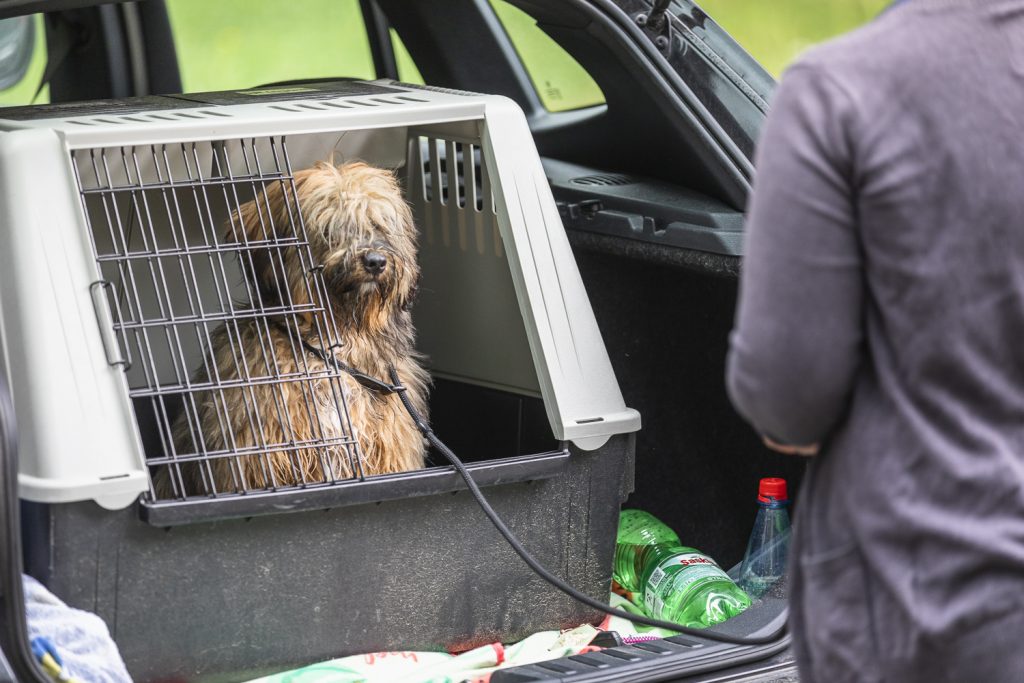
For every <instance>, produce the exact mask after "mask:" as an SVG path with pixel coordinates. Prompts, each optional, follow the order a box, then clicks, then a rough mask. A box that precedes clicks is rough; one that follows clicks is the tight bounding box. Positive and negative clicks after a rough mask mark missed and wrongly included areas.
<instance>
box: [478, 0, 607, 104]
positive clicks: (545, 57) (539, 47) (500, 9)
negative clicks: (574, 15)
mask: <svg viewBox="0 0 1024 683" xmlns="http://www.w3.org/2000/svg"><path fill="white" fill-rule="evenodd" d="M491 5H492V6H493V7H494V11H495V13H496V14H497V15H498V19H499V20H501V23H502V25H503V26H504V27H505V32H506V33H508V37H509V39H510V40H511V41H512V45H513V46H514V47H515V49H516V52H517V53H518V54H519V59H521V60H522V62H523V66H524V67H526V72H527V73H528V74H529V75H530V80H531V81H533V87H534V88H536V89H537V94H538V95H539V96H540V101H541V103H542V104H543V105H544V107H545V109H547V110H548V111H568V110H570V109H581V108H583V107H592V106H594V105H597V104H603V103H604V93H602V92H601V88H600V87H598V85H597V83H595V82H594V79H593V78H591V77H590V74H588V73H587V72H586V70H584V68H583V67H582V66H580V64H579V62H577V61H576V60H575V59H573V58H572V56H571V55H569V53H568V52H566V51H565V50H563V49H562V48H561V47H559V45H558V43H556V42H555V41H554V40H552V39H551V38H550V37H549V36H548V35H547V34H546V33H544V31H542V30H541V29H540V28H538V27H537V23H536V22H535V21H534V20H533V18H532V17H531V16H530V15H528V14H527V13H526V12H523V11H522V10H521V9H519V8H517V7H513V6H512V5H510V4H508V3H507V2H505V1H504V0H491Z"/></svg>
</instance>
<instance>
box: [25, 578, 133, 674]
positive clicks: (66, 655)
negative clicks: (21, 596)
mask: <svg viewBox="0 0 1024 683" xmlns="http://www.w3.org/2000/svg"><path fill="white" fill-rule="evenodd" d="M22 583H23V585H24V590H25V613H26V615H27V617H28V634H29V639H30V640H32V639H34V638H45V639H46V640H47V641H49V642H50V643H52V644H53V645H54V646H55V647H56V649H57V652H58V654H59V655H60V659H61V661H62V663H63V665H64V668H65V671H66V673H67V675H68V676H70V677H71V678H74V679H76V680H79V681H82V683H131V680H132V679H131V677H130V676H129V675H128V671H127V670H126V669H125V666H124V662H123V661H122V660H121V654H120V653H119V652H118V651H117V645H115V644H114V640H113V638H111V637H110V631H108V630H107V625H106V624H105V623H103V620H102V619H100V618H99V617H98V616H96V615H95V614H90V613H89V612H83V611H82V610H78V609H74V608H73V607H68V606H67V605H65V604H64V603H63V602H61V601H60V599H58V598H57V597H56V596H55V595H54V594H53V593H51V592H50V591H48V590H46V588H44V587H43V585H42V584H41V583H39V582H38V581H36V580H35V579H33V578H32V577H31V576H25V577H24V581H23V582H22Z"/></svg>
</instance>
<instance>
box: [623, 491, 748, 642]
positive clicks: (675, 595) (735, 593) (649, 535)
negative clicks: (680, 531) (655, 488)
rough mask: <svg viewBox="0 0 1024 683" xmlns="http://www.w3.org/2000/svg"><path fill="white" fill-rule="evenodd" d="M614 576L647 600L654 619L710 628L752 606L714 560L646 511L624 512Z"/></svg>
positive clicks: (646, 609)
mask: <svg viewBox="0 0 1024 683" xmlns="http://www.w3.org/2000/svg"><path fill="white" fill-rule="evenodd" d="M612 574H613V576H614V578H615V581H616V582H618V584H619V585H620V586H622V587H623V588H625V589H626V590H627V591H630V592H631V593H633V594H635V595H636V596H637V597H640V598H641V599H642V607H643V608H644V610H645V611H646V612H647V614H648V615H649V616H652V617H654V618H655V619H664V620H666V621H673V622H676V623H678V624H682V625H683V626H689V627H692V628H705V627H707V626H711V625H712V624H718V623H721V622H723V621H725V620H726V619H729V618H731V617H734V616H736V615H737V614H739V613H740V612H742V611H743V610H745V609H747V607H749V606H750V597H749V596H748V595H747V594H746V593H744V592H743V590H742V589H741V588H739V587H738V586H737V585H736V584H735V583H733V581H732V579H730V578H729V577H728V576H727V575H726V573H725V572H724V571H722V569H721V568H720V567H719V566H718V564H717V563H716V562H715V561H714V560H713V559H711V558H710V557H708V556H707V555H704V554H702V553H701V552H700V551H698V550H695V549H693V548H689V547H687V546H684V545H683V544H682V543H681V542H680V540H679V537H678V536H677V535H676V533H675V532H674V531H672V530H671V529H670V528H668V527H667V526H665V524H663V523H662V522H660V521H659V520H658V519H657V518H655V517H654V516H653V515H651V514H649V513H646V512H643V511H641V510H623V511H622V515H621V516H620V518H619V534H618V539H617V543H616V546H615V565H614V568H613V571H612Z"/></svg>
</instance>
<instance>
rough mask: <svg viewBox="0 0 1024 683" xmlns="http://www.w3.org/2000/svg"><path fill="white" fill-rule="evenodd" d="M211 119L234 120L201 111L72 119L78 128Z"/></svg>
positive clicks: (219, 114) (220, 113) (221, 113)
mask: <svg viewBox="0 0 1024 683" xmlns="http://www.w3.org/2000/svg"><path fill="white" fill-rule="evenodd" d="M211 118H232V115H231V114H228V113H227V112H222V111H208V110H200V109H190V110H189V111H165V112H162V113H160V114H142V113H136V114H125V115H123V116H112V115H109V114H108V115H106V116H97V117H94V118H91V119H85V120H81V119H72V120H71V123H73V124H75V125H78V126H97V125H104V124H106V125H120V124H122V123H152V122H161V121H164V122H165V121H188V120H189V119H193V120H196V119H198V120H202V119H211Z"/></svg>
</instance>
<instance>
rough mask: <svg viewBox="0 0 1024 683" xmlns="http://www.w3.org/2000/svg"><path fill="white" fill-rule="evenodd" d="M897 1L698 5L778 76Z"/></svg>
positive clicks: (715, 0) (736, 0) (737, 0)
mask: <svg viewBox="0 0 1024 683" xmlns="http://www.w3.org/2000/svg"><path fill="white" fill-rule="evenodd" d="M890 2H892V0H835V1H833V2H822V0H775V1H774V2H765V1H764V0H699V2H698V4H699V5H700V7H701V9H703V10H704V11H705V12H707V13H708V14H709V15H710V16H711V17H712V18H714V20H715V21H716V22H717V23H718V25H719V26H721V27H722V28H724V29H725V30H726V31H728V32H729V33H730V34H731V35H732V37H733V38H735V39H736V41H737V42H738V43H739V44H740V45H742V46H743V47H744V48H746V50H747V51H748V52H750V54H752V55H753V56H754V58H756V59H757V60H758V61H759V62H761V65H762V66H764V68H765V69H767V70H768V72H769V73H771V74H772V75H774V76H778V75H779V74H781V73H782V71H783V70H784V69H785V68H786V66H787V65H788V64H790V63H791V62H792V61H793V60H794V59H795V58H796V57H797V56H798V55H799V54H800V53H801V52H803V51H804V50H805V49H807V48H808V47H809V46H811V45H813V44H815V43H819V42H821V41H823V40H826V39H828V38H831V37H832V36H835V35H838V34H840V33H844V32H846V31H849V30H850V29H852V28H855V27H856V26H859V25H860V24H863V23H865V22H867V21H870V20H871V19H872V18H873V17H875V16H877V15H878V13H879V12H881V11H882V10H883V9H884V8H885V7H886V5H888V4H889V3H890Z"/></svg>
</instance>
